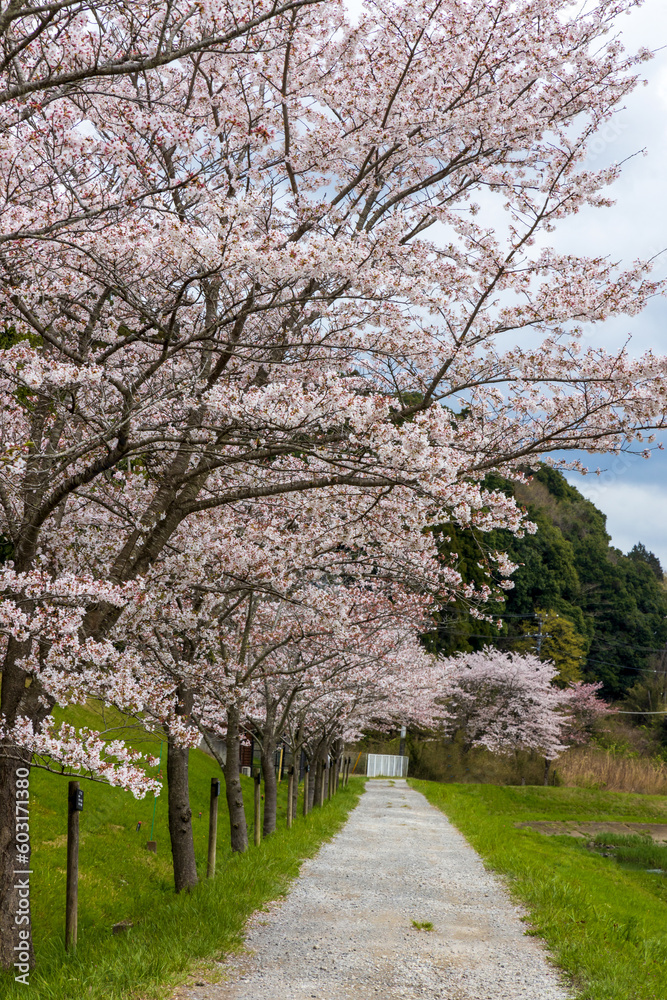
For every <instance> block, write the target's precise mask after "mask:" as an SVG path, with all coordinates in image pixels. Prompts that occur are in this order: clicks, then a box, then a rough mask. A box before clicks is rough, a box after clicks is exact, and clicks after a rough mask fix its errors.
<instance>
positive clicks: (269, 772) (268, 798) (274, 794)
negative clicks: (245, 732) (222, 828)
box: [262, 737, 278, 837]
mask: <svg viewBox="0 0 667 1000" xmlns="http://www.w3.org/2000/svg"><path fill="white" fill-rule="evenodd" d="M275 754H276V744H275V741H274V740H270V739H268V738H267V737H264V739H263V740H262V774H263V775H264V823H263V826H262V832H263V835H264V836H265V837H268V836H269V834H271V833H273V832H274V830H275V828H276V813H277V809H278V783H277V781H276V764H275Z"/></svg>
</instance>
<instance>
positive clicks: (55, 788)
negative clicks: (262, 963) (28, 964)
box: [0, 719, 363, 1000]
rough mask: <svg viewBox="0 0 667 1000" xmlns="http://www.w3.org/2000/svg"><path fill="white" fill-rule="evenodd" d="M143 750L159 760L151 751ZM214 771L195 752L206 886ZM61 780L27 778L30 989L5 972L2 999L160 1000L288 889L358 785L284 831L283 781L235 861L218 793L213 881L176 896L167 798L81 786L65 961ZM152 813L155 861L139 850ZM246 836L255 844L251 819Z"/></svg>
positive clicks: (340, 818)
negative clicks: (75, 928) (73, 907)
mask: <svg viewBox="0 0 667 1000" xmlns="http://www.w3.org/2000/svg"><path fill="white" fill-rule="evenodd" d="M79 721H81V720H79ZM83 721H85V722H88V719H85V720H83ZM98 721H99V720H98ZM158 745H159V744H158ZM150 749H151V751H155V752H156V755H157V748H155V747H151V748H150ZM217 776H219V777H222V776H221V774H220V769H219V767H218V765H217V764H216V763H215V761H213V760H212V759H211V758H210V757H209V756H207V755H206V754H204V753H201V752H200V751H193V752H192V754H191V765H190V790H191V807H192V811H193V817H194V818H193V823H194V834H195V852H196V857H197V865H198V870H199V874H200V877H202V879H203V876H204V875H205V870H206V846H207V838H208V802H209V791H210V782H211V778H212V777H217ZM67 780H68V779H67V778H61V777H59V776H56V775H52V774H47V773H46V772H44V771H34V772H33V773H32V776H31V781H30V814H31V816H30V826H31V839H32V847H33V855H32V862H31V863H32V869H33V872H34V874H33V875H32V877H31V907H32V916H33V930H34V939H35V958H36V967H35V969H34V970H33V971H32V972H31V974H30V985H29V987H28V988H27V992H26V987H25V986H24V985H22V984H15V983H14V982H13V976H12V975H11V974H3V973H0V997H2V998H7V1000H15V998H19V997H22V998H25V997H26V996H27V995H29V996H30V997H31V998H35V1000H79V998H82V1000H83V998H85V1000H121V998H126V997H130V996H132V997H137V996H138V995H141V996H142V997H143V996H146V997H148V996H150V997H152V996H160V995H161V989H162V987H164V986H166V985H168V984H171V983H174V982H177V981H179V979H182V978H183V977H184V975H185V974H186V973H187V971H188V969H190V968H191V967H193V965H196V964H201V963H207V962H209V963H212V962H214V961H215V960H218V959H220V958H221V956H223V955H224V954H225V953H226V952H229V951H230V950H232V949H234V948H235V947H237V946H238V945H239V943H240V942H241V940H242V935H243V927H244V924H245V921H246V920H247V918H248V916H249V915H250V914H251V913H252V912H253V911H254V910H256V909H258V908H259V907H261V906H262V905H263V904H265V903H266V902H268V901H270V900H272V899H276V898H277V897H278V896H280V895H281V894H283V893H284V891H285V890H286V888H287V886H288V884H289V882H290V880H291V879H292V878H294V876H296V875H297V873H298V870H299V866H300V863H301V861H302V860H303V858H306V857H310V856H312V855H313V854H314V853H315V852H316V851H317V849H318V848H319V846H320V845H321V843H322V842H323V841H324V840H327V839H328V838H330V837H331V836H332V835H333V834H334V833H335V832H336V831H337V830H338V829H339V828H340V827H341V825H342V824H343V823H344V821H345V819H346V817H347V815H348V813H349V811H350V809H352V808H353V807H354V806H355V805H356V803H357V801H358V797H359V794H360V792H361V791H362V789H363V780H362V779H360V778H354V779H352V780H351V781H350V785H349V786H348V788H347V789H344V790H343V789H342V790H341V791H339V793H338V794H337V795H336V796H335V798H334V799H332V800H331V801H330V802H327V803H325V805H324V807H323V808H322V809H319V808H316V809H314V810H313V811H312V812H311V813H310V815H309V816H307V817H306V818H305V819H304V818H303V816H301V815H300V813H299V815H298V817H297V818H296V819H295V822H294V825H293V827H292V829H291V830H289V831H288V830H287V829H286V828H285V815H286V795H287V787H286V786H287V782H286V781H285V782H282V783H281V784H280V785H279V808H278V830H277V832H276V833H275V834H274V835H273V836H272V837H270V838H268V839H267V840H266V841H265V842H264V843H262V845H261V846H260V847H259V848H255V847H252V846H251V848H250V849H249V851H248V852H247V853H246V854H245V855H242V856H239V855H232V854H231V851H230V849H229V843H228V837H229V819H228V815H227V810H226V806H225V800H224V794H223V795H222V796H221V798H220V808H219V822H218V844H217V852H218V854H217V874H216V877H215V878H214V879H212V880H208V881H207V880H205V879H203V881H202V882H201V883H200V884H199V885H198V886H197V887H196V888H195V889H194V890H193V891H192V892H191V893H184V894H181V895H179V896H176V895H175V894H174V890H173V877H172V871H171V851H170V848H169V835H168V829H167V804H166V793H165V792H164V791H163V793H162V795H161V796H159V797H158V799H157V800H154V799H153V798H152V797H151V798H147V799H145V800H142V801H137V800H135V799H134V798H133V796H132V795H130V794H129V793H126V792H123V791H121V790H119V789H114V788H109V787H107V786H105V785H102V784H96V783H92V782H84V783H83V784H82V787H83V788H84V790H85V804H84V811H83V812H82V813H81V815H80V841H81V843H80V852H79V871H80V874H79V945H78V948H77V951H76V954H75V955H68V954H67V953H66V952H65V950H64V920H65V910H64V907H65V872H66V830H67V816H66V800H67ZM242 780H243V790H244V796H245V800H246V806H247V808H248V807H249V809H250V810H252V801H253V782H252V780H251V779H249V778H243V779H242ZM223 790H224V785H223ZM154 807H155V820H154V830H153V837H154V839H155V840H156V841H157V848H158V850H157V854H152V853H150V852H149V851H147V850H146V842H147V841H148V839H149V836H150V833H151V825H152V823H153V810H154ZM200 813H201V818H200V815H199V814H200ZM139 822H141V828H140V830H139V831H137V824H138V823H139ZM249 832H250V838H251V843H252V824H251V825H250V831H249ZM120 922H131V924H132V926H131V928H129V929H128V930H125V931H123V932H122V933H120V934H113V933H112V927H113V925H114V924H116V923H120Z"/></svg>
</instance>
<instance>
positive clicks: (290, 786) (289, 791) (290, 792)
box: [287, 765, 294, 830]
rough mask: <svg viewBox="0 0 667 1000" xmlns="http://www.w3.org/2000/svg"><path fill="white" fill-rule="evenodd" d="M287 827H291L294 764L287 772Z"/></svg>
mask: <svg viewBox="0 0 667 1000" xmlns="http://www.w3.org/2000/svg"><path fill="white" fill-rule="evenodd" d="M287 775H288V777H287V829H288V830H289V829H291V827H292V812H293V809H294V801H293V797H294V765H292V767H290V769H289V771H288V772H287Z"/></svg>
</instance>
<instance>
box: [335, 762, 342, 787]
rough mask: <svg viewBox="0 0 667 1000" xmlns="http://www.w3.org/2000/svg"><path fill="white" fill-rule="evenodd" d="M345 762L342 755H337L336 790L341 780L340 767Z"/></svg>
mask: <svg viewBox="0 0 667 1000" xmlns="http://www.w3.org/2000/svg"><path fill="white" fill-rule="evenodd" d="M342 763H343V758H342V757H336V764H335V771H334V791H335V792H336V793H337V792H338V785H339V782H340V769H341V765H342Z"/></svg>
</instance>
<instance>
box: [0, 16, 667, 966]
mask: <svg viewBox="0 0 667 1000" xmlns="http://www.w3.org/2000/svg"><path fill="white" fill-rule="evenodd" d="M633 6H636V0H600V2H599V3H597V4H596V6H595V7H594V8H592V9H591V10H590V11H586V10H584V11H575V10H573V8H572V7H571V5H570V4H569V3H566V2H565V0H517V2H516V3H514V4H512V5H507V3H506V2H505V0H492V2H482V0H472V2H471V3H469V4H466V5H464V6H463V7H458V8H451V6H450V5H445V4H443V3H442V2H440V0H428V2H423V0H421V2H413V0H409V2H401V3H394V2H392V0H379V2H376V3H369V4H368V6H367V8H366V11H365V13H364V14H363V16H362V18H361V20H360V22H359V24H358V25H356V26H351V25H350V24H349V23H348V22H347V19H346V12H345V9H344V7H343V5H342V4H341V3H339V2H338V0H328V2H327V3H326V4H309V3H296V2H295V3H288V4H285V5H283V6H282V7H281V6H277V5H276V6H274V5H271V4H262V3H257V4H255V5H248V4H236V3H235V4H231V3H230V4H223V3H221V2H219V0H210V2H203V3H201V4H197V5H195V6H194V7H193V8H192V9H190V8H189V7H188V8H187V9H186V8H185V7H183V8H182V9H181V6H180V5H179V4H169V5H167V4H165V3H159V2H157V0H155V2H153V3H146V4H144V3H141V2H140V3H137V4H133V5H127V4H114V3H111V2H110V3H107V4H88V5H85V4H83V3H68V2H65V3H62V4H48V3H47V4H44V5H42V6H41V7H40V8H39V9H36V8H34V7H32V6H30V7H29V6H28V5H27V4H22V3H20V2H16V3H15V2H13V0H12V2H10V3H8V4H4V5H2V6H0V38H1V39H2V42H3V45H4V52H5V56H6V59H5V62H4V68H3V72H4V81H3V82H4V93H5V97H6V100H5V103H4V104H3V105H2V108H3V111H2V113H3V115H4V118H3V131H2V134H1V137H0V154H1V155H0V174H1V176H2V184H1V185H0V192H1V194H0V198H2V223H1V229H0V246H2V245H3V244H4V249H2V250H1V251H0V268H1V269H2V271H1V274H2V278H1V281H0V308H1V309H2V314H3V331H2V338H3V339H2V345H3V349H2V350H1V351H0V394H1V396H2V403H3V418H2V422H1V423H0V519H1V522H2V523H1V524H0V530H1V531H2V534H3V537H4V540H5V545H6V548H7V551H8V553H9V556H8V558H9V559H10V560H11V563H12V566H11V567H10V568H11V570H12V572H13V573H14V574H15V575H14V576H13V577H12V579H11V588H8V589H6V590H5V591H4V593H5V598H6V602H7V603H6V614H7V617H8V618H11V617H12V616H13V615H15V616H16V618H17V619H18V617H19V615H20V614H26V615H28V616H29V617H30V618H31V620H32V616H33V615H34V613H35V611H36V609H38V608H40V607H42V606H44V607H46V606H48V607H49V608H51V606H52V604H53V600H54V599H53V597H52V594H53V592H54V589H56V585H57V583H58V578H59V576H60V574H61V573H64V572H68V573H70V574H73V576H74V577H76V578H77V579H80V580H83V579H88V582H87V583H86V586H87V587H88V591H87V595H88V596H87V598H86V601H84V602H82V603H81V605H80V607H81V610H82V612H83V613H82V614H78V613H77V641H78V642H79V643H81V644H82V646H83V645H85V644H86V643H87V642H88V641H89V640H91V641H92V642H93V643H103V642H105V641H107V640H108V639H109V638H110V637H111V636H112V635H113V634H114V629H116V628H120V627H122V623H123V616H124V614H129V612H126V611H125V605H123V603H122V602H119V600H117V599H116V597H114V596H113V595H114V594H116V591H114V592H113V594H112V593H111V592H110V591H109V589H108V588H109V587H113V588H123V587H125V586H127V585H129V584H132V585H134V584H136V585H138V586H140V584H141V581H146V580H148V579H149V578H150V576H151V574H152V573H153V571H154V570H156V567H159V566H160V565H161V564H162V562H163V561H164V560H165V559H166V558H167V556H168V554H169V553H170V552H171V547H172V545H174V542H175V540H176V539H177V538H178V536H179V533H180V534H181V535H183V534H187V533H188V532H190V531H192V532H194V533H195V535H196V536H197V537H198V538H199V540H200V543H201V546H202V548H203V549H204V550H205V548H206V545H207V544H208V534H207V532H206V530H205V529H204V528H202V527H201V524H203V523H205V522H204V520H203V519H202V522H201V523H200V522H199V520H198V519H199V517H200V515H204V514H205V513H206V512H211V511H218V512H219V513H220V517H221V519H222V520H223V521H224V519H225V518H228V519H229V521H230V530H229V532H228V533H227V536H226V537H227V539H228V541H230V551H236V553H237V556H238V559H239V573H238V575H239V576H240V577H243V575H244V573H243V567H244V558H245V557H244V555H243V553H242V552H241V551H239V546H236V547H235V546H234V544H231V542H232V541H233V540H234V535H233V532H234V531H235V530H238V523H239V520H241V521H243V522H244V524H245V525H249V524H252V523H253V522H254V519H255V517H256V515H257V510H258V508H261V504H262V503H264V502H267V501H268V500H269V499H272V498H279V497H283V498H285V497H292V498H293V502H294V505H295V506H296V505H297V504H298V505H301V506H302V507H304V508H305V509H308V508H309V507H310V508H313V509H314V511H315V517H314V520H316V521H318V522H319V523H320V524H323V525H325V524H326V523H327V506H328V505H329V504H331V503H332V498H334V499H335V501H336V504H337V510H338V513H337V525H336V527H337V530H336V532H335V533H334V534H335V538H336V545H335V546H332V547H331V550H330V553H329V555H330V559H331V563H332V564H333V565H335V562H336V558H337V556H336V553H337V552H338V553H340V552H341V551H344V550H345V547H346V546H347V547H348V548H349V549H354V550H355V552H356V554H357V555H358V558H359V561H360V563H361V564H362V565H363V564H364V560H365V561H366V563H365V564H366V567H367V569H368V573H369V575H371V574H372V573H373V572H374V568H373V567H374V564H375V563H378V564H379V565H380V566H381V567H382V568H381V569H380V570H378V572H383V573H387V574H390V575H391V573H392V572H393V571H394V563H395V562H396V561H399V562H400V561H401V559H402V558H403V556H402V553H404V552H405V548H406V545H405V543H406V540H407V539H410V542H411V544H412V545H413V546H414V548H415V556H414V558H413V560H412V563H411V566H412V570H411V572H412V586H413V588H414V589H415V590H416V591H418V590H419V588H420V587H421V586H422V584H423V583H424V581H425V580H426V581H427V580H428V578H429V573H430V569H429V567H430V560H431V559H432V557H433V553H432V551H431V550H430V549H429V542H428V540H427V536H426V535H425V534H424V529H425V528H427V527H428V526H429V525H430V524H433V523H443V522H444V521H447V520H449V521H453V522H454V523H458V524H461V525H464V526H468V525H474V526H476V527H478V528H479V529H480V530H482V531H483V530H485V529H490V528H493V527H496V526H500V527H508V528H510V529H511V530H514V531H520V530H524V529H525V522H524V518H523V516H522V514H521V512H520V511H518V510H517V508H516V507H515V505H514V503H513V501H511V500H509V499H508V498H506V497H505V496H504V495H503V494H497V493H493V492H491V491H488V490H485V489H484V488H483V486H482V482H483V479H484V476H485V474H486V473H487V472H488V471H489V470H490V469H498V470H499V471H501V472H502V473H503V474H504V475H506V476H509V477H512V476H516V475H519V474H520V473H519V472H518V471H517V470H518V469H525V468H526V467H527V466H530V465H531V463H534V462H535V461H536V460H537V459H538V458H539V457H540V456H543V455H545V454H548V453H550V452H553V451H555V450H558V449H562V448H588V449H589V450H593V451H594V450H609V449H611V450H614V449H620V448H623V447H625V446H627V445H628V444H629V443H630V442H633V441H637V440H640V441H641V440H643V438H644V436H645V435H646V434H647V433H648V434H650V432H651V430H652V429H654V428H656V427H661V426H663V423H664V413H665V412H666V408H665V395H666V391H667V385H666V382H665V360H664V359H663V358H660V357H654V356H652V355H647V356H645V357H642V358H640V359H635V358H632V357H631V356H630V354H629V353H628V351H627V350H623V351H621V352H620V353H619V354H615V355H612V354H608V353H606V352H605V351H603V350H597V349H594V348H588V349H584V348H583V347H582V345H581V333H582V327H583V325H584V324H587V323H596V322H601V321H603V320H605V319H607V318H609V317H610V316H618V315H628V316H633V315H635V314H636V313H637V312H638V310H640V309H641V308H642V306H643V305H644V304H645V302H646V301H647V299H648V298H649V297H650V296H652V295H655V294H656V293H658V292H660V291H661V290H662V286H661V284H660V283H659V282H655V281H652V280H651V277H650V273H649V270H650V269H649V266H648V265H647V264H645V263H641V262H637V263H633V264H631V265H630V266H629V267H627V266H626V267H621V266H620V265H619V264H617V263H616V262H613V261H609V260H607V259H606V258H602V257H600V258H577V257H574V256H565V255H562V254H558V253H556V252H555V251H554V250H553V249H551V248H550V247H549V233H550V232H551V230H552V229H553V228H554V226H555V225H556V224H557V223H558V221H559V220H560V219H562V218H565V217H567V216H568V215H571V214H573V213H575V212H576V211H578V210H579V209H580V208H581V207H583V206H585V205H599V206H604V205H607V204H608V203H609V202H608V199H607V198H606V195H605V192H604V189H605V187H606V186H607V185H608V184H609V183H610V182H611V181H613V179H614V178H615V176H616V175H617V169H616V168H611V169H608V170H603V171H596V172H594V171H590V170H588V169H586V168H585V165H584V160H585V156H586V145H587V143H588V141H589V140H590V139H591V137H592V136H594V135H595V132H596V130H597V129H598V128H599V127H600V126H601V125H603V124H604V123H605V122H607V121H608V119H609V118H610V116H611V115H612V114H613V113H614V111H615V109H617V108H618V107H620V106H621V102H622V101H623V99H624V97H625V96H626V95H627V93H628V92H629V91H630V90H631V88H632V87H633V86H634V84H635V82H636V73H637V66H638V65H639V64H640V63H641V61H642V60H643V59H645V58H647V53H645V52H642V53H640V54H639V55H638V56H636V57H634V56H630V57H628V56H626V54H625V53H624V52H623V50H622V48H621V46H620V45H619V43H618V42H617V41H614V40H612V41H609V31H610V28H611V27H612V24H613V20H614V18H615V17H616V16H617V15H618V14H619V13H622V12H623V11H625V10H629V9H631V8H632V7H633ZM91 13H95V14H98V15H99V16H98V17H97V18H96V19H95V18H92V17H90V16H89V14H91ZM29 36H30V37H29ZM33 36H34V37H33ZM137 51H138V54H137ZM51 53H53V55H54V58H50V54H51ZM54 67H55V68H54ZM87 81H88V82H87ZM475 199H478V200H475ZM494 205H496V206H498V207H503V208H505V209H506V215H505V216H504V218H505V219H506V224H505V225H504V226H503V225H496V226H495V228H494V225H492V224H489V223H485V221H484V218H483V214H482V215H481V217H480V213H482V209H483V208H484V209H488V208H491V209H493V207H494ZM493 217H494V218H495V217H496V215H495V213H494V216H493ZM512 338H514V339H515V340H517V341H520V344H521V346H516V347H513V348H507V347H506V345H507V343H508V342H510V341H511V339H512ZM297 498H298V499H297ZM345 505H347V506H348V508H349V510H348V513H347V514H346V520H345V525H346V530H344V525H343V521H344V519H343V513H342V508H343V507H344V506H345ZM258 520H259V521H260V522H261V516H258ZM231 524H233V525H234V527H233V528H232V527H231ZM368 525H371V526H372V530H370V529H368V528H367V526H368ZM241 530H244V528H242V529H241ZM86 532H88V533H89V534H90V538H89V539H85V540H83V541H82V537H83V536H84V535H85V534H86ZM236 541H238V539H236ZM266 544H267V545H270V544H272V540H271V538H270V537H269V538H267V542H266ZM61 553H64V555H61ZM420 563H421V565H420ZM498 569H499V573H500V574H501V575H502V572H503V571H505V570H508V569H509V568H508V567H506V566H505V564H504V562H503V559H502V555H501V554H500V555H499V563H498ZM35 572H40V573H43V574H45V578H44V580H43V582H42V584H41V588H42V589H41V590H37V591H36V590H35V589H34V576H33V574H34V573H35ZM47 577H48V579H47ZM8 579H9V578H8ZM501 582H502V581H501ZM199 585H201V586H206V584H205V583H202V582H201V581H199ZM440 585H441V589H443V590H445V592H448V593H450V594H451V593H453V591H454V590H456V589H457V588H460V580H459V581H457V579H456V574H454V573H453V572H452V573H451V574H450V579H449V582H448V584H447V585H446V586H445V581H443V580H442V579H441V580H440ZM447 588H449V589H448V590H447ZM478 596H479V597H483V596H484V594H483V593H482V594H479V595H478ZM471 599H472V595H471ZM133 600H134V598H133ZM128 601H129V598H128ZM147 602H148V605H150V595H148V596H147ZM153 606H154V605H153ZM48 614H49V615H50V616H51V611H50V610H49V612H48ZM51 618H52V620H55V619H53V616H51ZM128 627H129V626H128ZM59 635H60V633H58V635H57V636H54V635H51V634H49V636H48V639H47V641H46V643H45V644H43V646H44V648H43V650H40V656H42V657H44V656H47V655H48V647H49V645H50V644H51V643H52V642H53V643H56V645H57V642H56V640H58V641H59V639H58V636H59ZM116 641H117V642H118V641H123V639H122V638H121V637H116ZM39 643H40V636H39V635H38V634H36V633H34V632H32V631H30V630H29V629H28V631H27V632H25V633H24V632H21V631H20V630H14V631H11V629H8V630H7V632H6V648H5V650H4V660H3V665H2V672H3V683H2V701H1V704H0V713H1V714H2V719H3V722H2V725H3V732H4V734H5V735H4V736H3V742H2V753H3V754H4V758H3V760H0V845H3V846H2V848H0V867H1V869H2V873H3V874H2V878H1V879H0V914H2V915H3V916H1V917H0V938H1V939H2V941H3V942H5V941H10V940H11V932H10V929H9V927H8V926H7V925H5V924H4V923H3V920H4V919H5V917H4V914H7V913H10V912H11V911H12V906H11V898H10V897H11V891H12V890H11V886H10V881H8V879H7V876H6V873H7V872H9V871H10V870H11V868H10V864H9V861H10V853H11V843H12V837H13V833H12V826H11V822H10V817H11V816H12V815H13V806H12V809H10V806H11V805H12V802H13V798H12V796H13V791H14V779H13V773H14V767H15V765H14V761H15V760H16V758H17V756H18V757H20V758H21V760H22V761H23V762H24V763H26V764H28V763H29V761H30V759H31V756H32V753H33V752H34V751H35V749H37V748H38V745H37V742H36V741H37V736H38V735H39V733H40V732H42V731H44V732H46V731H47V730H48V727H49V725H50V723H49V720H48V712H49V709H50V707H51V706H52V705H53V704H54V703H55V701H56V700H57V698H58V697H59V694H58V691H59V690H60V688H61V687H63V686H64V687H66V686H67V675H68V674H69V673H73V675H74V676H75V677H77V676H78V675H80V674H81V673H82V672H84V670H85V669H88V668H87V666H86V665H87V663H88V662H94V659H95V657H94V656H93V655H92V651H93V646H92V645H91V646H90V650H91V660H90V661H89V660H85V661H83V660H80V659H76V660H73V658H72V657H70V659H69V660H68V659H67V658H66V657H65V658H63V659H62V660H61V661H60V662H59V665H58V663H56V661H55V660H54V659H53V657H52V659H51V661H49V662H50V665H51V666H52V667H53V668H54V670H55V669H56V667H57V668H58V669H59V670H60V672H61V673H62V676H63V681H62V683H61V682H60V681H58V683H56V680H55V676H54V675H52V674H51V673H48V672H46V671H42V672H41V673H40V671H41V670H42V668H41V662H42V661H41V660H40V657H39V656H37V655H36V653H35V648H36V646H38V645H39ZM85 655H86V656H88V653H87V652H86V654H85ZM97 655H98V654H97V653H96V654H95V656H97ZM100 655H101V654H100ZM54 656H55V654H54ZM38 661H39V663H40V667H39V670H38V669H37V666H36V665H37V663H38ZM181 661H182V662H186V658H185V657H181ZM98 666H99V669H97V670H93V671H92V673H93V674H94V675H95V676H94V677H92V678H91V680H92V681H94V684H96V685H98V686H100V685H102V682H103V679H104V674H105V668H104V664H103V662H102V660H100V663H99V665H98ZM128 670H129V666H128ZM106 672H109V671H108V670H107V671H106ZM135 676H136V675H135ZM156 676H157V674H156ZM148 680H149V678H148V677H147V679H146V684H147V686H148V687H150V684H149V683H148ZM27 682H28V683H27ZM128 683H129V681H128ZM33 685H34V690H33ZM135 687H141V685H140V684H139V683H138V682H136V681H135ZM134 697H135V698H136V697H138V696H137V695H134ZM151 697H152V693H151ZM193 697H194V695H193ZM147 700H150V698H146V697H145V696H142V699H141V701H142V704H143V703H144V702H145V701H147ZM193 704H194V701H193ZM44 712H46V714H44ZM188 712H189V706H188V705H186V704H185V703H183V705H182V715H181V717H182V718H186V717H187V715H188ZM183 713H184V714H183ZM176 715H178V713H177V712H176V711H175V709H174V712H173V713H172V716H170V718H172V717H173V719H175V717H176ZM23 720H27V722H24V721H23ZM174 725H177V724H176V722H175V721H174ZM44 726H45V727H46V729H44V730H42V728H40V727H44ZM17 727H19V728H17ZM19 729H20V732H19ZM30 732H32V733H37V735H36V736H34V737H33V736H30ZM54 749H55V747H54ZM91 766H92V764H91ZM4 845H7V847H6V848H5V846H4ZM3 947H4V946H3ZM8 947H9V945H8ZM0 959H1V960H2V961H3V962H6V959H7V954H6V952H5V951H4V950H2V951H0Z"/></svg>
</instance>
